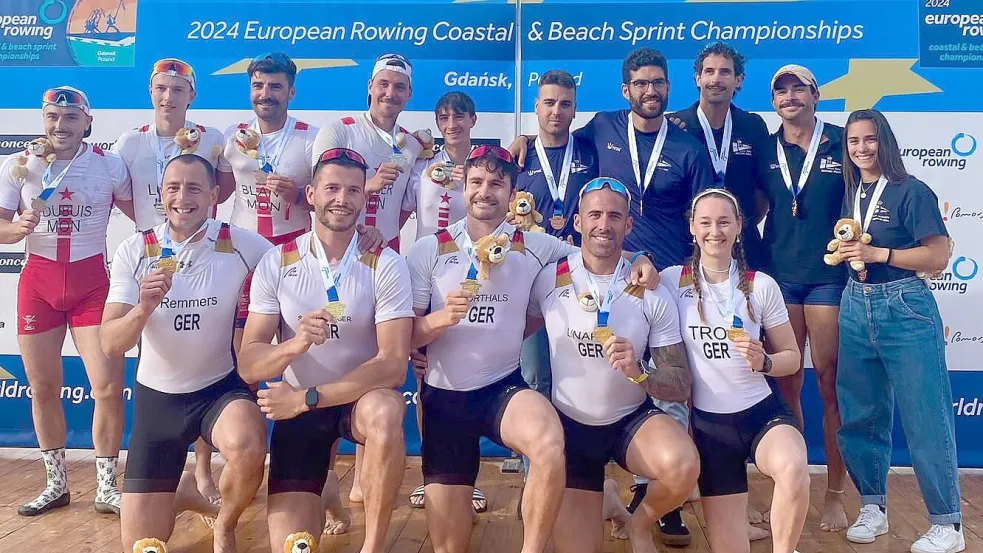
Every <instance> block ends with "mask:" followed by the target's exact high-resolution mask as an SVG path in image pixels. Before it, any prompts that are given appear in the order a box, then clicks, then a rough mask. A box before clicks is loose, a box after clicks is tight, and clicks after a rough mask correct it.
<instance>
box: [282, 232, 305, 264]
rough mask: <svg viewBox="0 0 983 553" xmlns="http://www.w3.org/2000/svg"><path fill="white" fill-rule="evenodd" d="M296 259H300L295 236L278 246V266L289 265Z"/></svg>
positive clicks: (296, 260) (295, 261)
mask: <svg viewBox="0 0 983 553" xmlns="http://www.w3.org/2000/svg"><path fill="white" fill-rule="evenodd" d="M298 261H300V252H299V251H297V239H296V238H295V239H293V240H291V241H289V242H287V243H285V244H284V245H283V246H280V267H289V266H290V265H293V264H294V263H297V262H298Z"/></svg>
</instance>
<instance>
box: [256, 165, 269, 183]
mask: <svg viewBox="0 0 983 553" xmlns="http://www.w3.org/2000/svg"><path fill="white" fill-rule="evenodd" d="M253 175H254V176H255V177H256V186H260V185H263V184H266V177H268V176H270V174H269V173H267V172H266V171H263V170H262V169H256V170H255V171H253Z"/></svg>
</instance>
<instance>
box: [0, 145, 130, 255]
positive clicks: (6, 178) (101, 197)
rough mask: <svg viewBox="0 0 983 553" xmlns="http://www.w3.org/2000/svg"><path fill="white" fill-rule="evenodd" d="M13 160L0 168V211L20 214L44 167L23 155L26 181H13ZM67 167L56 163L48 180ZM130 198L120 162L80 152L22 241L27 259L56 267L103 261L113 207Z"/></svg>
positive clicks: (89, 149) (95, 151)
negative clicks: (45, 261) (49, 262)
mask: <svg viewBox="0 0 983 553" xmlns="http://www.w3.org/2000/svg"><path fill="white" fill-rule="evenodd" d="M17 157H18V156H8V157H7V159H6V160H5V161H4V163H3V165H2V166H0V207H2V208H4V209H9V210H12V211H18V212H22V211H24V210H25V209H28V208H30V207H31V201H32V200H34V198H37V197H38V195H39V194H40V193H41V190H42V184H41V178H42V176H43V175H44V171H45V167H46V166H45V165H44V164H43V163H42V162H41V161H40V160H39V159H38V158H37V157H35V156H33V155H28V156H27V165H26V166H25V167H26V168H27V171H28V173H27V176H26V177H25V178H17V177H15V176H14V175H13V174H11V167H12V166H13V165H14V164H16V163H17V162H16V159H17ZM68 163H69V162H68V161H55V162H54V163H53V164H52V169H51V175H52V178H54V177H56V176H57V175H58V174H60V173H61V171H62V170H64V169H65V167H66V166H68ZM131 198H132V196H131V194H130V174H129V172H128V171H127V169H126V164H125V163H124V162H123V160H122V159H121V158H120V157H119V156H118V155H116V154H114V153H112V152H104V151H103V150H101V149H100V148H98V147H96V146H92V145H89V144H86V146H85V151H84V152H83V153H82V154H80V155H79V157H78V159H76V160H75V162H74V163H72V166H71V168H70V169H69V170H68V173H67V174H66V175H65V179H64V180H63V181H62V182H61V184H59V185H58V188H57V189H55V191H54V192H53V193H52V194H51V196H50V197H49V198H48V207H47V208H45V209H44V211H42V212H41V222H40V223H38V226H37V227H35V228H34V232H33V233H31V234H30V235H28V237H27V248H26V251H27V253H28V254H31V255H39V256H41V257H44V258H47V259H51V260H53V261H57V262H59V263H70V262H72V261H78V260H80V259H87V258H89V257H92V256H95V255H103V256H105V255H106V230H107V229H108V227H109V214H110V212H111V211H112V209H113V202H114V201H115V200H129V199H131Z"/></svg>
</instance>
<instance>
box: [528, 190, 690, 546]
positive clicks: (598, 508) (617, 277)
mask: <svg viewBox="0 0 983 553" xmlns="http://www.w3.org/2000/svg"><path fill="white" fill-rule="evenodd" d="M578 197H579V212H578V213H577V214H576V215H574V229H575V231H576V232H578V233H580V234H581V235H582V237H583V243H582V246H581V249H580V252H579V253H575V254H571V255H569V256H567V257H565V258H563V259H561V260H560V261H558V262H557V263H553V264H550V265H548V266H546V268H545V269H543V270H542V271H541V272H540V273H539V276H537V277H536V281H535V283H534V284H533V289H532V295H531V298H530V302H529V314H530V318H531V320H530V323H529V324H530V326H531V327H532V328H536V327H538V326H540V325H542V324H543V322H544V321H543V319H545V324H546V330H547V332H548V335H549V348H548V351H549V354H550V362H551V365H552V367H553V380H552V383H553V386H552V398H551V399H552V401H553V404H554V405H555V406H556V408H557V411H558V412H559V417H560V421H561V423H562V425H563V430H564V434H565V443H566V491H565V492H564V495H563V502H562V504H561V507H560V514H559V516H558V518H557V521H556V527H555V528H554V529H553V541H554V543H555V545H556V550H557V551H558V552H559V553H568V552H573V551H600V550H601V544H602V542H603V541H604V536H603V522H602V517H601V513H602V506H603V505H604V503H605V502H606V501H607V502H608V503H610V504H613V505H619V506H620V501H621V499H620V497H619V496H618V494H617V486H616V485H615V486H613V487H610V486H605V481H604V467H605V466H606V465H607V464H608V462H610V461H611V460H615V461H617V462H618V464H619V465H621V466H622V467H623V468H624V469H625V470H628V471H630V472H631V473H633V474H638V475H644V476H646V477H649V478H658V479H659V482H660V483H661V485H660V486H659V488H658V490H657V491H656V493H651V494H648V495H647V496H646V497H645V501H644V502H642V504H641V505H640V506H639V508H637V509H636V510H635V512H634V514H633V518H632V521H631V523H630V524H625V522H626V521H625V520H624V519H623V518H622V520H619V521H617V523H618V524H622V525H625V526H626V527H625V528H624V530H627V531H628V532H629V536H630V538H631V540H632V550H633V551H635V552H638V553H642V552H650V553H651V552H654V551H656V548H655V544H654V543H653V542H652V532H651V528H652V525H653V524H654V523H655V521H656V520H657V519H658V517H659V516H661V515H663V514H665V513H667V512H669V511H671V510H673V509H675V508H676V507H677V506H678V505H679V504H681V503H682V502H683V501H684V500H685V499H686V497H687V496H688V495H689V494H690V492H691V491H692V490H693V486H695V485H696V479H697V476H699V473H700V461H699V456H698V455H697V451H696V446H695V445H694V444H693V442H692V440H691V439H690V438H689V435H688V434H687V433H686V431H685V430H684V429H683V428H682V427H681V426H680V425H679V424H677V423H676V422H675V421H674V420H672V419H671V418H670V417H669V416H667V415H666V413H665V412H664V411H662V410H661V409H659V408H658V407H656V406H655V405H654V404H653V402H652V399H651V398H650V397H649V396H652V397H654V398H658V399H661V400H664V401H674V402H682V401H686V400H687V399H689V396H690V386H691V381H692V377H691V376H690V367H689V362H688V361H687V358H686V350H685V349H684V348H683V347H682V346H683V343H682V342H683V339H682V336H681V335H680V329H679V316H678V314H677V313H676V304H675V302H674V301H673V298H672V296H671V295H670V294H669V292H668V290H667V289H666V288H665V287H663V286H660V287H658V288H656V289H655V290H650V291H649V290H644V289H643V288H642V287H640V286H633V285H632V284H631V283H630V282H629V281H628V279H627V277H628V271H627V264H626V263H625V261H624V258H623V257H622V255H621V251H622V244H623V242H624V239H625V236H626V235H627V234H628V233H629V232H631V229H632V224H633V220H632V218H631V216H630V215H629V214H628V210H629V207H628V206H629V205H630V204H631V194H630V193H629V192H628V190H627V189H626V188H625V186H624V185H623V184H621V183H620V182H618V181H616V180H614V179H610V178H607V177H601V178H597V179H594V180H592V181H590V182H588V183H587V185H586V186H584V187H583V188H582V189H581V190H580V194H579V195H578ZM585 296H589V297H590V298H591V299H592V300H593V301H591V302H585V301H583V300H582V298H584V297H585ZM646 350H648V351H649V352H650V353H651V357H652V359H653V362H654V365H655V367H654V368H651V367H650V366H649V364H648V363H647V362H645V361H643V359H642V358H643V357H644V352H645V351H646ZM611 369H615V370H611ZM621 509H622V512H624V511H623V509H624V508H623V507H621Z"/></svg>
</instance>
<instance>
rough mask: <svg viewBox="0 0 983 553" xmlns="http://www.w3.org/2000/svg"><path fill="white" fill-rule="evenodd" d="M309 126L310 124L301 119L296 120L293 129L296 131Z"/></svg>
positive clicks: (304, 129)
mask: <svg viewBox="0 0 983 553" xmlns="http://www.w3.org/2000/svg"><path fill="white" fill-rule="evenodd" d="M309 128H310V125H308V124H307V123H304V122H303V121H297V124H296V125H294V129H296V130H298V131H306V130H307V129H309Z"/></svg>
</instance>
